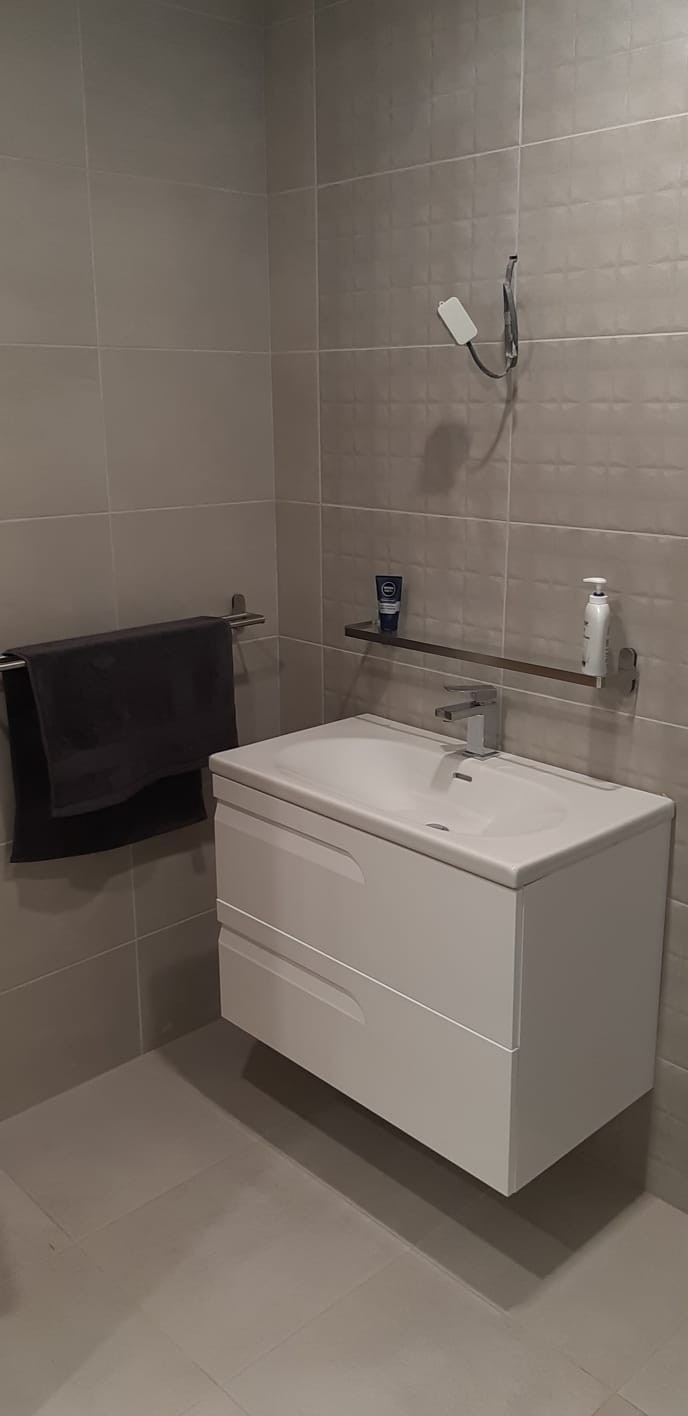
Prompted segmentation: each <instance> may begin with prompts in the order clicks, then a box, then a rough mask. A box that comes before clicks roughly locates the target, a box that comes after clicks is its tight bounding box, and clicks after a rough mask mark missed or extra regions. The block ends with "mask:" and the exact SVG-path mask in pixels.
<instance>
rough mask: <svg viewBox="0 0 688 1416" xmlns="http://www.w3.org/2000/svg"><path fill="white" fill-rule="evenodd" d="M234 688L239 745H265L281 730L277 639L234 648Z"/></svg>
mask: <svg viewBox="0 0 688 1416" xmlns="http://www.w3.org/2000/svg"><path fill="white" fill-rule="evenodd" d="M234 687H235V693H236V710H237V729H238V733H239V742H240V743H241V744H242V745H243V744H245V743H249V742H262V741H263V739H265V738H272V737H277V735H278V734H279V730H280V682H279V647H278V640H277V639H276V638H274V637H273V638H271V639H254V640H249V639H247V638H246V635H245V633H244V634H242V635H241V636H240V637H238V638H237V640H236V643H235V645H234Z"/></svg>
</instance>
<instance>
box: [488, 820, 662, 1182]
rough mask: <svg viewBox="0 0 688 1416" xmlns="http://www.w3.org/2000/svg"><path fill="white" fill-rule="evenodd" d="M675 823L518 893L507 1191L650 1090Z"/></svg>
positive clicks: (580, 862)
mask: <svg viewBox="0 0 688 1416" xmlns="http://www.w3.org/2000/svg"><path fill="white" fill-rule="evenodd" d="M669 839H670V823H667V824H666V825H665V824H662V825H661V826H656V827H653V828H652V829H651V830H650V831H646V832H644V833H642V834H640V835H638V836H634V837H632V838H631V839H630V840H627V841H622V842H620V843H619V844H618V845H616V846H612V847H610V848H609V849H608V850H605V851H601V852H600V853H599V854H598V855H594V856H590V857H588V858H587V859H586V860H583V861H579V862H577V863H576V864H574V865H571V866H568V867H566V868H565V869H563V870H561V871H557V872H556V873H555V874H554V875H550V876H548V877H547V878H546V879H544V880H538V881H535V882H534V883H533V884H532V885H528V886H526V888H525V890H524V891H523V909H524V931H523V975H522V998H521V1030H520V1050H519V1054H518V1066H517V1077H516V1083H515V1092H516V1095H515V1101H516V1114H515V1117H514V1128H513V1153H514V1154H513V1160H512V1181H513V1188H514V1189H520V1187H521V1186H522V1185H525V1184H526V1183H527V1182H528V1181H529V1180H531V1179H532V1178H533V1177H534V1176H535V1175H537V1174H539V1173H540V1171H541V1170H544V1169H545V1168H546V1167H547V1166H549V1165H552V1164H553V1163H554V1161H555V1160H557V1159H558V1158H559V1157H560V1156H562V1155H564V1154H565V1153H566V1152H567V1151H569V1150H571V1149H572V1148H573V1147H574V1146H576V1145H578V1144H579V1142H580V1141H582V1140H584V1139H585V1137H586V1136H588V1135H590V1134H591V1133H592V1132H593V1131H595V1130H597V1128H598V1127H599V1126H602V1125H604V1124H605V1122H607V1121H609V1120H611V1118H612V1117H613V1116H616V1115H617V1114H618V1112H620V1111H623V1110H624V1108H625V1107H627V1106H629V1105H630V1104H631V1102H633V1101H636V1100H637V1098H638V1097H640V1096H642V1095H643V1093H644V1092H647V1091H649V1090H650V1088H651V1087H652V1082H653V1074H654V1061H655V1048H656V1034H657V1011H658V1003H659V985H660V973H661V961H662V937H663V928H664V914H665V909H666V883H667V871H668V861H669Z"/></svg>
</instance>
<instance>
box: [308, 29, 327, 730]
mask: <svg viewBox="0 0 688 1416" xmlns="http://www.w3.org/2000/svg"><path fill="white" fill-rule="evenodd" d="M311 52H312V62H313V183H314V190H313V207H314V223H315V252H314V261H315V271H314V275H315V292H314V293H315V434H316V440H317V449H318V504H319V505H318V535H319V544H318V559H319V562H320V564H319V572H320V573H319V577H318V585H319V593H320V605H319V607H318V614H319V623H320V721H321V722H323V723H324V721H325V648H324V643H325V538H324V516H323V458H322V411H321V397H322V391H321V384H320V210H319V203H318V46H317V36H316V22H315V6H314V7H313V13H312V16H311Z"/></svg>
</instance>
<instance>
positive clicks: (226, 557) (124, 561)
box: [112, 502, 277, 642]
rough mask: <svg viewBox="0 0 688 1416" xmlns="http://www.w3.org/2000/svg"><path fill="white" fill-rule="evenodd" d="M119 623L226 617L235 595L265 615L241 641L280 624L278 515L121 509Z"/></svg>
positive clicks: (257, 507) (116, 523) (268, 506)
mask: <svg viewBox="0 0 688 1416" xmlns="http://www.w3.org/2000/svg"><path fill="white" fill-rule="evenodd" d="M112 536H113V542H114V551H115V574H116V586H117V599H118V605H119V613H120V618H121V622H122V625H128V624H155V623H156V622H157V621H158V620H165V619H184V618H185V617H187V616H189V615H224V614H229V612H230V607H231V603H232V595H233V594H234V593H235V592H236V591H240V592H241V593H242V594H244V595H245V596H246V603H247V605H248V606H249V607H250V608H254V607H255V609H256V610H257V611H259V612H260V613H261V614H264V615H265V617H266V624H265V625H259V626H257V627H256V629H255V630H251V629H248V630H242V631H241V638H242V642H244V641H245V640H246V639H247V638H248V639H251V638H255V636H256V634H258V635H259V636H261V637H262V636H263V635H265V634H274V633H275V630H276V626H277V587H276V573H275V513H274V507H273V505H272V503H271V502H243V503H238V504H237V505H236V506H207V507H206V506H195V507H193V506H190V507H181V508H177V509H176V510H173V511H132V512H119V513H117V514H116V515H114V516H113V518H112Z"/></svg>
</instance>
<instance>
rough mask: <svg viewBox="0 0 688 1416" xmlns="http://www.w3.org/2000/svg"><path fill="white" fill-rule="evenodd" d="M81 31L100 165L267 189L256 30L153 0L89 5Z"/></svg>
mask: <svg viewBox="0 0 688 1416" xmlns="http://www.w3.org/2000/svg"><path fill="white" fill-rule="evenodd" d="M209 8H210V7H209ZM199 9H200V7H199ZM82 27H83V44H84V73H85V80H86V113H87V129H88V143H89V158H90V161H91V163H92V164H93V166H94V167H102V168H107V169H108V170H109V171H115V172H130V173H138V174H139V175H141V176H147V177H167V178H170V179H173V180H178V181H188V182H202V183H207V184H208V185H210V186H218V187H233V188H235V189H237V190H239V191H244V192H246V191H249V192H256V191H258V192H259V191H263V190H264V189H265V122H264V114H263V43H262V36H261V34H260V31H259V30H258V29H251V28H249V27H248V26H240V25H228V24H226V23H224V22H223V21H222V20H221V19H213V18H212V17H211V16H210V15H209V14H201V13H199V14H192V13H191V12H189V11H188V10H187V9H185V8H183V7H182V8H176V7H168V6H165V5H158V4H151V3H149V0H84V3H83V5H82Z"/></svg>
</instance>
